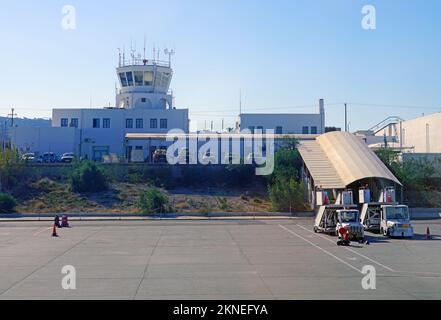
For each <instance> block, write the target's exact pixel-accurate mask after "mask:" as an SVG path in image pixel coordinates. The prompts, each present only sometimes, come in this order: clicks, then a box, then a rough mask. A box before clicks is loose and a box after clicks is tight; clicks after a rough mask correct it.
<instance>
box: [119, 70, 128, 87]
mask: <svg viewBox="0 0 441 320" xmlns="http://www.w3.org/2000/svg"><path fill="white" fill-rule="evenodd" d="M119 78H120V79H121V85H122V86H123V87H127V77H126V74H125V73H124V72H122V73H120V74H119Z"/></svg>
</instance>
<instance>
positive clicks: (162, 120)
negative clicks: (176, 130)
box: [160, 119, 168, 129]
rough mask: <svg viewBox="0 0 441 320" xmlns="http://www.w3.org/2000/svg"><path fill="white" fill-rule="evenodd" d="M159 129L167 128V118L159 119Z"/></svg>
mask: <svg viewBox="0 0 441 320" xmlns="http://www.w3.org/2000/svg"><path fill="white" fill-rule="evenodd" d="M160 125H161V129H167V128H168V121H167V119H161V123H160Z"/></svg>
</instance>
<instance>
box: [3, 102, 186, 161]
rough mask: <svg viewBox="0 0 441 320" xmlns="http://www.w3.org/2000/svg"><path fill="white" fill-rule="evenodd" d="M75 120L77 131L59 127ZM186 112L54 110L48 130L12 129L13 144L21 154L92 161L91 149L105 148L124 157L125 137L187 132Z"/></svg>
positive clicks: (92, 151) (184, 110) (182, 110)
mask: <svg viewBox="0 0 441 320" xmlns="http://www.w3.org/2000/svg"><path fill="white" fill-rule="evenodd" d="M63 118H65V119H68V125H69V124H70V123H71V121H72V119H73V118H76V119H78V128H64V127H61V119H63ZM94 118H97V119H100V128H93V119H94ZM105 118H106V119H110V128H103V119H105ZM126 119H133V128H132V129H129V128H126ZM136 119H143V128H139V129H137V128H136ZM150 119H156V120H157V128H156V129H152V128H150ZM161 119H167V128H160V120H161ZM188 127H189V122H188V110H187V109H179V110H177V109H174V110H173V109H164V110H154V109H149V110H146V109H54V110H53V117H52V127H51V128H30V127H18V128H14V132H13V137H12V139H13V141H14V143H15V145H16V146H17V147H18V148H19V149H20V150H23V151H30V152H40V153H42V152H47V151H51V152H55V153H57V154H62V153H65V152H75V153H76V154H77V155H78V156H83V155H87V157H88V158H89V159H93V155H94V149H96V148H106V149H108V152H109V153H110V154H115V155H117V156H125V154H126V150H125V145H124V139H125V135H126V133H162V134H165V133H167V132H168V131H169V130H171V129H181V130H183V131H184V132H188V131H189V128H188Z"/></svg>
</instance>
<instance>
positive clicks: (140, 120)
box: [136, 119, 144, 129]
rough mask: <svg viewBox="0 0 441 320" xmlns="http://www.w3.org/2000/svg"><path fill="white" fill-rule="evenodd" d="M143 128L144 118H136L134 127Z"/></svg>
mask: <svg viewBox="0 0 441 320" xmlns="http://www.w3.org/2000/svg"><path fill="white" fill-rule="evenodd" d="M143 128H144V120H143V119H136V129H143Z"/></svg>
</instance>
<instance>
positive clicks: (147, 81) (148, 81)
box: [144, 71, 153, 86]
mask: <svg viewBox="0 0 441 320" xmlns="http://www.w3.org/2000/svg"><path fill="white" fill-rule="evenodd" d="M144 85H145V86H152V85H153V72H152V71H145V72H144Z"/></svg>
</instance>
